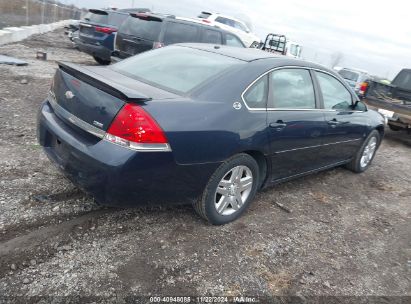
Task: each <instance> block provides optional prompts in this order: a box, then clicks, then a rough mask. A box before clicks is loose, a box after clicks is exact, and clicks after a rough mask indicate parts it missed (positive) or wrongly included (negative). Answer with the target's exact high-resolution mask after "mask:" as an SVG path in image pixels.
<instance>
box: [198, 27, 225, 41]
mask: <svg viewBox="0 0 411 304" xmlns="http://www.w3.org/2000/svg"><path fill="white" fill-rule="evenodd" d="M201 42H203V43H212V44H221V43H222V35H221V33H220V32H217V31H213V30H205V31H204V33H203V37H202V39H201Z"/></svg>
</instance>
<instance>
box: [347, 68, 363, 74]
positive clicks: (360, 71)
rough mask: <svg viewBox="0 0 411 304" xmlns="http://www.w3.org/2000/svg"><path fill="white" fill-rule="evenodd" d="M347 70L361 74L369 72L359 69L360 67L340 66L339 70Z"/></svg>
mask: <svg viewBox="0 0 411 304" xmlns="http://www.w3.org/2000/svg"><path fill="white" fill-rule="evenodd" d="M343 70H344V71H349V72H356V73H361V74H369V73H368V72H367V71H364V70H360V69H352V68H342V69H341V70H340V71H343Z"/></svg>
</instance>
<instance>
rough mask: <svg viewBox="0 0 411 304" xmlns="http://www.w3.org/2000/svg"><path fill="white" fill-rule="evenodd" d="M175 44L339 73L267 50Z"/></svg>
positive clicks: (280, 64) (243, 57) (249, 60)
mask: <svg viewBox="0 0 411 304" xmlns="http://www.w3.org/2000/svg"><path fill="white" fill-rule="evenodd" d="M174 46H180V47H188V48H192V49H197V50H202V51H206V52H210V53H215V54H220V55H223V56H227V57H232V58H236V59H239V60H242V61H246V62H252V61H257V60H271V61H278V64H279V66H301V67H308V68H313V69H318V70H322V71H326V72H328V73H331V74H333V75H338V74H337V73H335V72H333V71H331V70H330V69H329V68H327V67H325V66H323V65H321V64H317V63H315V62H311V61H306V60H301V59H296V58H292V57H286V56H282V55H278V54H275V53H270V52H265V51H262V50H260V49H255V48H239V47H233V46H227V45H214V44H207V43H178V44H174Z"/></svg>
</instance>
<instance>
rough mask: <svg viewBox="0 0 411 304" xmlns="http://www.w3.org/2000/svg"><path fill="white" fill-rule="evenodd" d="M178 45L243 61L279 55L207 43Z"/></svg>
mask: <svg viewBox="0 0 411 304" xmlns="http://www.w3.org/2000/svg"><path fill="white" fill-rule="evenodd" d="M175 45H177V46H182V47H189V48H193V49H198V50H202V51H206V52H210V53H215V54H220V55H223V56H227V57H233V58H236V59H239V60H243V61H254V60H258V59H264V58H276V57H280V56H279V55H276V54H273V53H269V52H264V51H261V50H259V49H254V48H239V47H231V46H226V45H214V44H206V43H178V44H175Z"/></svg>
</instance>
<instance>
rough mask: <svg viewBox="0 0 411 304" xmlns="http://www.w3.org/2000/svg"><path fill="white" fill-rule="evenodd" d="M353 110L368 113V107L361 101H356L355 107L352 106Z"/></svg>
mask: <svg viewBox="0 0 411 304" xmlns="http://www.w3.org/2000/svg"><path fill="white" fill-rule="evenodd" d="M352 109H353V110H356V111H363V112H364V111H367V106H366V105H365V103H363V102H362V101H361V100H358V99H357V100H356V101H355V102H354V103H353V105H352Z"/></svg>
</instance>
